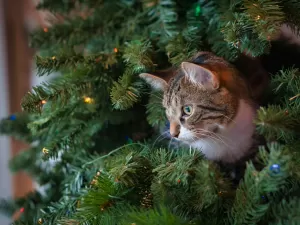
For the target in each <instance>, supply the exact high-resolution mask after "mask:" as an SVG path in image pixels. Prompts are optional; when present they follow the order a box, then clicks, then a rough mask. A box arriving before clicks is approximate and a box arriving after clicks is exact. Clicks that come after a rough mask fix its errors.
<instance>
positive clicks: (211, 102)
mask: <svg viewBox="0 0 300 225" xmlns="http://www.w3.org/2000/svg"><path fill="white" fill-rule="evenodd" d="M140 77H142V78H143V79H145V80H146V81H147V82H148V83H149V84H150V85H151V86H152V87H153V89H156V90H161V91H163V92H164V96H163V106H164V107H165V109H166V115H167V118H168V120H169V121H170V134H171V136H172V137H175V138H178V139H179V140H181V141H187V142H193V141H195V140H196V139H199V138H205V137H208V136H210V137H212V136H213V135H214V134H215V133H218V132H220V131H221V130H226V129H227V128H228V127H230V126H231V125H232V123H234V122H233V118H234V117H235V115H236V114H237V110H238V105H239V100H240V99H241V98H248V97H249V91H248V89H247V85H246V83H245V81H244V80H243V79H242V78H241V77H240V76H238V72H237V70H236V69H235V68H234V67H233V66H231V65H230V64H229V63H228V62H226V61H225V60H223V59H222V58H219V57H216V56H215V55H213V54H211V53H207V52H200V53H198V54H197V55H196V56H195V57H193V58H192V59H191V60H189V61H187V62H182V63H181V65H180V67H179V68H178V69H177V70H176V72H175V73H174V75H173V76H172V77H171V78H168V79H165V78H162V77H159V76H156V75H153V74H148V73H143V74H140Z"/></svg>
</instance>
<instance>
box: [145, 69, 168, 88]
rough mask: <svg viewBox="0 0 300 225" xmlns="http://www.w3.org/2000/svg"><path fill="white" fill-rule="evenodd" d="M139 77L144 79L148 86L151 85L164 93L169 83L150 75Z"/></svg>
mask: <svg viewBox="0 0 300 225" xmlns="http://www.w3.org/2000/svg"><path fill="white" fill-rule="evenodd" d="M139 76H140V77H141V78H143V79H144V80H145V81H146V82H147V83H148V84H150V85H151V86H152V88H153V89H155V90H159V91H163V90H165V89H166V87H167V86H168V83H167V82H166V81H165V80H164V79H162V78H160V77H158V76H155V75H152V74H149V73H141V74H140V75H139Z"/></svg>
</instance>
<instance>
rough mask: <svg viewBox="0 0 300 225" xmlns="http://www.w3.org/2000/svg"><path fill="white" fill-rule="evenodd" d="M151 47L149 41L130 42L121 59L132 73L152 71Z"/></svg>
mask: <svg viewBox="0 0 300 225" xmlns="http://www.w3.org/2000/svg"><path fill="white" fill-rule="evenodd" d="M153 53H154V52H153V47H152V44H151V42H150V41H132V42H130V43H127V45H126V48H125V49H124V55H123V59H124V61H125V62H126V64H127V66H128V67H129V68H130V70H131V71H132V72H133V73H140V72H143V71H145V70H153V69H154V67H155V65H154V63H153V60H152V57H153Z"/></svg>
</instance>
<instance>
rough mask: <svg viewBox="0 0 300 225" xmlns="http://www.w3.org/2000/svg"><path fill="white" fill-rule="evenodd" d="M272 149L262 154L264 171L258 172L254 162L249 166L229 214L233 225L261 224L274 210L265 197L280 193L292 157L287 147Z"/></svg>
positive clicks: (271, 146)
mask: <svg viewBox="0 0 300 225" xmlns="http://www.w3.org/2000/svg"><path fill="white" fill-rule="evenodd" d="M269 147H270V151H271V152H270V154H268V153H267V152H266V151H265V150H264V149H262V150H261V151H260V156H261V158H262V160H263V162H264V164H265V165H266V167H265V168H264V169H263V170H261V171H257V170H256V169H255V168H254V166H253V164H252V163H251V162H250V163H248V164H247V168H246V171H245V175H244V180H243V182H242V183H240V185H239V187H238V189H237V192H236V198H235V201H234V204H233V207H232V210H231V212H230V214H229V215H230V219H231V224H237V225H238V224H255V223H257V222H258V221H260V220H261V218H263V217H264V215H265V214H266V212H267V211H268V209H269V207H270V203H268V202H264V201H263V199H262V196H267V195H269V194H271V193H274V194H276V192H278V191H280V189H281V187H282V186H283V185H284V184H285V183H286V181H287V178H288V175H289V160H290V157H289V156H288V155H285V154H284V152H283V147H282V146H280V145H278V144H272V145H270V146H269ZM275 166H276V168H275ZM277 166H279V170H278V169H277ZM273 167H274V168H273Z"/></svg>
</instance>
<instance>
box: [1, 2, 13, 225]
mask: <svg viewBox="0 0 300 225" xmlns="http://www.w3.org/2000/svg"><path fill="white" fill-rule="evenodd" d="M4 31H5V27H4V12H3V2H2V0H0V118H3V117H6V116H8V114H9V103H8V85H7V84H8V79H7V78H8V77H7V61H6V44H5V43H6V38H5V35H4ZM9 158H10V140H9V138H8V137H3V136H0V198H6V197H11V195H12V183H11V182H12V180H11V176H10V173H9V170H8V160H9ZM9 222H10V219H9V218H5V217H4V216H1V215H0V224H1V225H5V224H9Z"/></svg>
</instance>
